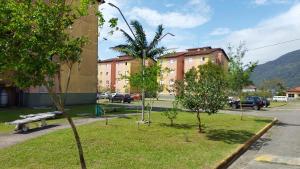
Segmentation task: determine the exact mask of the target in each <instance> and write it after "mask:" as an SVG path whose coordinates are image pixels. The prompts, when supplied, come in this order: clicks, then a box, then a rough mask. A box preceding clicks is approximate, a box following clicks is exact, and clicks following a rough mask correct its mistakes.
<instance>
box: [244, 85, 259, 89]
mask: <svg viewBox="0 0 300 169" xmlns="http://www.w3.org/2000/svg"><path fill="white" fill-rule="evenodd" d="M243 89H256V86H254V85H249V86H246V87H244V88H243Z"/></svg>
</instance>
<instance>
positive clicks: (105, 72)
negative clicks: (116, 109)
mask: <svg viewBox="0 0 300 169" xmlns="http://www.w3.org/2000/svg"><path fill="white" fill-rule="evenodd" d="M154 62H155V60H153V59H147V60H146V61H145V65H146V66H147V65H150V64H152V63H154ZM141 67H142V61H141V59H138V58H133V57H131V56H127V55H123V56H118V57H117V58H112V59H107V60H101V61H98V91H99V92H106V91H110V92H117V93H135V92H137V90H136V89H134V88H132V87H131V86H130V84H129V81H128V80H127V79H126V78H125V77H126V76H130V75H132V74H134V73H137V72H138V71H140V70H141Z"/></svg>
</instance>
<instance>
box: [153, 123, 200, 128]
mask: <svg viewBox="0 0 300 169" xmlns="http://www.w3.org/2000/svg"><path fill="white" fill-rule="evenodd" d="M159 125H160V126H162V127H171V128H176V129H191V128H196V127H197V125H191V124H176V123H175V124H173V125H172V126H171V124H170V123H160V124H159Z"/></svg>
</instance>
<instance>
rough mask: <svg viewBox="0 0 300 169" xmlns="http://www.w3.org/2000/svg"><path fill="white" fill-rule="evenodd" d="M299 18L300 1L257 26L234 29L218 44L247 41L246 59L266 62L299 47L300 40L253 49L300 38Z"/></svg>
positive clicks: (224, 45) (224, 44)
mask: <svg viewBox="0 0 300 169" xmlns="http://www.w3.org/2000/svg"><path fill="white" fill-rule="evenodd" d="M299 18H300V3H298V4H296V5H294V6H293V7H292V8H290V9H289V10H288V11H287V12H285V13H282V14H280V15H278V16H275V17H273V18H271V19H268V20H265V21H262V22H261V23H259V24H258V25H256V26H255V27H251V28H247V29H242V30H239V31H234V32H232V33H230V34H229V35H228V36H227V37H226V38H225V39H223V40H221V41H220V42H218V44H219V45H221V46H223V47H226V45H227V44H228V43H232V44H233V45H237V44H238V43H239V42H240V41H245V42H246V44H247V48H248V49H249V52H248V54H247V56H246V57H245V61H256V60H259V62H260V63H264V62H266V61H270V60H274V59H276V58H278V57H279V56H281V55H283V54H285V53H288V52H290V51H293V50H297V49H299V46H300V41H294V42H291V43H285V44H282V45H277V46H272V47H266V48H262V49H259V50H252V51H251V49H255V48H257V47H261V46H266V45H270V44H275V43H280V42H284V41H288V40H291V39H295V38H300V20H299Z"/></svg>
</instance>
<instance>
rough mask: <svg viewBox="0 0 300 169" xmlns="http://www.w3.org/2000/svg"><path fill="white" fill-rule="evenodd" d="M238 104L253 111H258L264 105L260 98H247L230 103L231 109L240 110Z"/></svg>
mask: <svg viewBox="0 0 300 169" xmlns="http://www.w3.org/2000/svg"><path fill="white" fill-rule="evenodd" d="M240 103H241V104H242V107H252V108H253V109H254V110H260V109H261V108H262V107H263V106H264V105H263V102H262V100H261V99H260V97H258V96H248V97H246V99H245V100H241V101H240V100H236V101H233V102H231V103H230V106H231V107H232V108H233V109H237V108H240Z"/></svg>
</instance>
